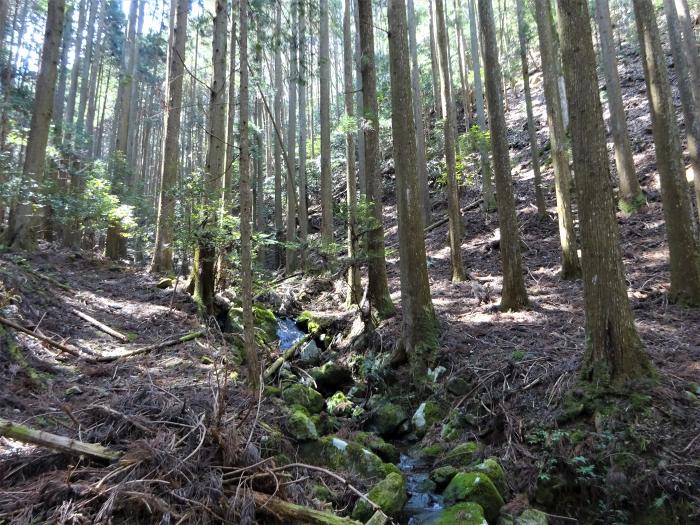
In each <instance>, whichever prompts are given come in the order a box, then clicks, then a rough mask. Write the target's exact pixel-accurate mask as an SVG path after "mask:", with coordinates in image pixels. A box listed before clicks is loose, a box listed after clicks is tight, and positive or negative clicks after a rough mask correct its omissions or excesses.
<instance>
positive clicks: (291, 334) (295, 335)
mask: <svg viewBox="0 0 700 525" xmlns="http://www.w3.org/2000/svg"><path fill="white" fill-rule="evenodd" d="M305 335H306V334H305V333H304V332H302V331H301V330H299V327H298V326H297V323H296V321H294V319H291V318H289V317H280V318H278V319H277V338H278V339H279V340H280V350H281V351H285V350H287V349H289V348H291V347H292V346H293V345H294V343H296V342H297V341H298V340H299V339H301V338H302V337H304V336H305Z"/></svg>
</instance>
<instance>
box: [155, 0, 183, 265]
mask: <svg viewBox="0 0 700 525" xmlns="http://www.w3.org/2000/svg"><path fill="white" fill-rule="evenodd" d="M171 2H172V3H173V4H174V7H175V9H176V15H175V20H173V22H174V25H172V26H171V28H170V38H169V41H168V43H169V49H168V73H167V78H166V84H165V85H166V89H167V94H166V96H167V101H168V106H167V108H166V112H165V125H164V126H163V127H164V129H165V134H164V140H163V155H162V164H161V166H160V188H159V192H158V219H157V222H156V241H155V246H154V248H153V261H152V262H151V271H152V272H168V273H169V272H172V271H173V244H174V243H173V241H174V223H175V191H176V189H177V188H176V186H177V172H178V149H179V138H180V116H181V113H182V81H183V76H184V72H185V66H184V64H183V63H182V58H184V56H185V44H186V42H187V14H188V12H189V9H190V6H189V0H171Z"/></svg>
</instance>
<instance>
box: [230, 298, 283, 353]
mask: <svg viewBox="0 0 700 525" xmlns="http://www.w3.org/2000/svg"><path fill="white" fill-rule="evenodd" d="M253 316H254V318H255V329H256V336H257V337H259V338H260V339H261V340H263V341H264V342H266V343H271V342H272V341H275V340H276V339H277V317H275V313H274V312H273V311H272V310H270V309H269V308H265V307H264V306H262V305H259V304H254V305H253ZM224 329H225V331H227V332H232V333H243V308H241V307H240V306H234V307H233V308H231V309H230V310H229V311H228V318H227V320H226V324H225V327H224Z"/></svg>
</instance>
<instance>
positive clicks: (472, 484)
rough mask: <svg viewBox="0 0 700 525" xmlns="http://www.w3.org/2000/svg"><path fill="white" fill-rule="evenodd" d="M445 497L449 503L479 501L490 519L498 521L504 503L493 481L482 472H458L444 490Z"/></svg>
mask: <svg viewBox="0 0 700 525" xmlns="http://www.w3.org/2000/svg"><path fill="white" fill-rule="evenodd" d="M443 498H444V499H445V503H447V504H452V503H457V502H460V501H472V502H474V503H478V504H479V505H481V507H482V508H483V509H484V515H485V516H486V519H487V520H488V521H496V519H497V518H498V513H499V511H500V509H501V507H502V506H503V504H504V501H503V498H502V497H501V495H500V494H499V493H498V489H497V488H496V487H495V486H494V484H493V482H492V481H491V480H490V479H489V477H488V476H487V475H486V474H483V473H481V472H459V473H457V474H456V475H455V477H454V478H452V481H450V484H449V485H447V488H446V489H445V492H443Z"/></svg>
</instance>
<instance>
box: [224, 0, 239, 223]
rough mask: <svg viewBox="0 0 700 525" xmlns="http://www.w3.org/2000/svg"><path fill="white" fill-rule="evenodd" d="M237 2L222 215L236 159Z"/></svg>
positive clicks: (228, 203) (234, 1)
mask: <svg viewBox="0 0 700 525" xmlns="http://www.w3.org/2000/svg"><path fill="white" fill-rule="evenodd" d="M238 4H239V2H238V0H232V2H231V50H230V54H231V56H230V57H229V67H228V78H229V81H230V83H231V85H230V86H229V90H228V108H227V109H228V116H227V121H226V173H225V174H224V180H223V192H224V193H223V195H224V198H223V206H222V210H223V212H224V213H230V212H231V190H232V187H233V164H234V161H235V159H236V148H235V144H234V142H235V137H234V135H235V123H236V90H235V80H234V79H235V78H236V65H237V64H236V48H237V47H238V46H237V42H236V14H237V13H236V6H237V5H238Z"/></svg>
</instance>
